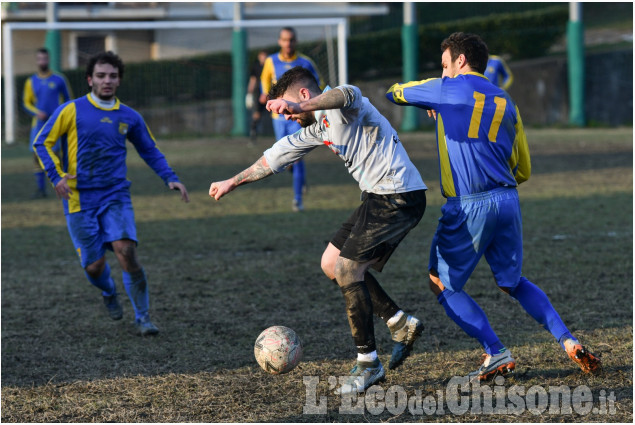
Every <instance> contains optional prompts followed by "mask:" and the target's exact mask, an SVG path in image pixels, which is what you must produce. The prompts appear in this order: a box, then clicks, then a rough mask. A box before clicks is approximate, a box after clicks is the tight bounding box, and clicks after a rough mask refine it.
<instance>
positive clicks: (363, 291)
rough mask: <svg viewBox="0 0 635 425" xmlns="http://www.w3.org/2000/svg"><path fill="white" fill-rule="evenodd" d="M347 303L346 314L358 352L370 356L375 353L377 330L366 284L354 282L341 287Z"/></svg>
mask: <svg viewBox="0 0 635 425" xmlns="http://www.w3.org/2000/svg"><path fill="white" fill-rule="evenodd" d="M340 289H341V291H342V295H343V296H344V301H345V303H346V314H347V315H348V323H349V325H350V327H351V333H352V335H353V340H354V341H355V345H356V346H357V352H358V353H360V354H368V353H372V352H373V351H375V329H374V326H373V305H372V301H371V298H370V293H369V292H368V288H366V285H365V284H364V282H353V283H349V284H348V285H344V286H340Z"/></svg>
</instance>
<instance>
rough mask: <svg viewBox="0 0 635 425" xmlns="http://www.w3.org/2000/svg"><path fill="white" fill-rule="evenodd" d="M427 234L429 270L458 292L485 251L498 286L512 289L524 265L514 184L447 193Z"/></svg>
mask: <svg viewBox="0 0 635 425" xmlns="http://www.w3.org/2000/svg"><path fill="white" fill-rule="evenodd" d="M441 212H442V214H443V215H442V216H441V218H440V219H439V225H438V226H437V231H436V233H435V234H434V238H433V239H432V247H431V249H430V263H429V265H428V269H429V270H436V271H437V272H438V273H439V278H440V279H441V283H443V286H445V287H446V288H447V289H449V290H451V291H454V292H459V291H461V290H462V289H463V286H464V285H465V283H466V282H467V280H468V279H469V277H470V275H471V274H472V272H473V271H474V268H475V267H476V265H477V264H478V262H479V260H480V259H481V257H482V256H483V254H484V255H485V259H486V260H487V263H488V264H489V266H490V269H491V270H492V273H493V274H494V279H496V283H497V284H498V286H500V287H504V288H510V289H511V288H515V287H516V285H518V282H519V280H520V273H521V268H522V264H523V236H522V231H523V229H522V218H521V214H520V204H519V202H518V192H517V191H516V188H500V189H494V190H491V191H488V192H483V193H477V194H474V195H468V196H460V197H455V198H448V201H447V203H446V204H445V205H444V206H443V207H442V208H441Z"/></svg>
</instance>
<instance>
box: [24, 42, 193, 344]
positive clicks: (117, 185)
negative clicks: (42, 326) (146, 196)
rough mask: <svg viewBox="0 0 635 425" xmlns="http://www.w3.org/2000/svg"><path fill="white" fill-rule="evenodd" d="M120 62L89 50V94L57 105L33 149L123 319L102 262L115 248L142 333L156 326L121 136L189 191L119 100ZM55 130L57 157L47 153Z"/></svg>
mask: <svg viewBox="0 0 635 425" xmlns="http://www.w3.org/2000/svg"><path fill="white" fill-rule="evenodd" d="M123 71H124V65H123V62H122V61H121V59H120V58H119V57H118V56H117V55H115V54H114V53H112V52H103V53H100V54H97V55H95V56H93V57H92V58H91V59H90V61H89V63H88V65H87V68H86V78H87V80H88V85H89V86H90V87H91V92H90V93H88V94H87V95H86V96H83V97H81V98H79V99H75V100H73V101H71V102H68V103H65V104H64V105H62V106H60V107H59V108H57V110H56V111H55V112H54V113H53V115H52V116H51V118H50V119H49V120H48V121H47V123H46V124H45V125H44V127H43V128H42V131H41V132H40V133H39V134H38V136H37V138H36V140H35V143H34V147H35V152H36V154H37V156H38V157H39V159H40V161H41V162H42V165H43V168H44V169H45V170H46V172H47V174H48V177H49V179H50V180H51V182H52V183H53V185H54V186H55V191H56V192H57V195H58V196H59V197H60V198H62V203H63V206H64V213H65V215H66V222H67V225H68V231H69V233H70V236H71V239H72V241H73V244H74V245H75V249H76V250H77V254H78V255H79V259H80V262H81V265H82V267H83V268H84V270H85V272H86V277H87V278H88V280H89V281H90V283H92V284H93V285H94V286H96V287H97V288H99V289H101V290H102V295H103V298H104V303H105V305H106V307H107V309H108V312H109V314H110V317H111V318H112V319H114V320H119V319H121V318H122V317H123V311H122V308H121V304H120V303H119V300H118V296H117V290H116V286H115V282H114V281H113V279H112V277H111V276H110V267H109V265H108V263H107V262H106V257H105V253H106V249H110V250H112V251H113V252H114V254H115V256H116V257H117V260H118V261H119V264H120V265H121V268H122V269H123V283H124V287H125V289H126V292H127V293H128V296H129V298H130V301H131V302H132V307H133V309H134V312H135V322H134V324H135V327H136V328H137V330H138V332H139V333H140V334H141V335H152V334H156V333H158V332H159V330H158V329H157V327H156V326H155V325H154V324H153V323H152V322H151V321H150V315H149V307H150V306H149V292H148V283H147V279H146V275H145V272H144V270H143V267H141V264H139V260H138V258H137V250H136V246H137V230H136V225H135V221H134V211H133V209H132V202H131V199H130V191H129V188H130V181H128V180H127V179H126V173H127V168H126V152H127V150H126V139H128V140H129V141H130V142H132V144H133V145H134V147H135V149H136V150H137V152H138V153H139V155H140V156H141V158H143V159H144V161H145V162H146V163H147V164H148V165H149V166H150V168H152V170H154V172H156V173H157V175H158V176H159V177H161V179H162V180H163V181H164V182H165V184H166V185H167V186H168V187H169V188H170V189H174V190H179V191H180V192H181V199H182V200H183V201H185V202H188V201H189V197H188V193H187V190H186V188H185V186H184V185H183V184H181V183H180V182H179V179H178V177H177V175H176V174H175V173H174V171H172V169H171V168H170V167H169V165H168V163H167V161H166V159H165V157H164V156H163V154H162V153H161V151H159V149H157V146H156V141H155V140H154V137H153V136H152V134H151V133H150V130H149V129H148V127H147V126H146V124H145V122H144V120H143V118H142V117H141V115H139V113H138V112H136V111H135V110H133V109H131V108H129V107H128V106H126V105H124V104H122V103H121V102H120V101H119V99H117V98H116V97H115V92H116V90H117V87H118V86H119V83H120V81H121V78H122V77H123ZM62 135H66V136H67V137H66V140H64V139H63V140H62V148H61V153H60V156H57V155H56V154H55V153H54V152H53V149H52V147H53V145H54V144H55V141H56V140H57V139H58V138H59V137H60V136H62Z"/></svg>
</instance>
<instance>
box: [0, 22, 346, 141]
mask: <svg viewBox="0 0 635 425" xmlns="http://www.w3.org/2000/svg"><path fill="white" fill-rule="evenodd" d="M283 27H293V28H294V29H295V30H296V33H297V38H298V44H297V51H298V52H299V53H302V54H304V55H306V56H309V57H310V58H311V59H312V60H313V61H314V62H315V63H316V65H317V68H318V72H319V73H320V75H321V77H322V80H323V82H324V83H326V84H329V85H331V86H336V85H339V84H345V83H346V82H347V66H346V60H347V59H346V58H347V51H346V37H347V31H348V28H347V22H346V19H343V18H324V19H293V20H246V21H245V20H243V21H154V22H150V21H143V22H57V23H26V22H18V23H6V24H5V25H4V26H3V93H4V95H3V98H2V103H3V105H2V106H3V111H4V114H3V115H2V127H3V128H4V131H3V140H4V141H5V142H6V143H8V144H11V143H14V142H19V143H27V142H28V137H29V136H28V135H29V131H30V123H31V117H30V116H29V115H28V114H27V113H26V112H24V109H23V108H22V106H21V104H22V90H23V87H24V82H25V80H26V79H27V78H28V76H29V75H31V74H33V72H34V71H35V51H36V50H37V48H38V47H41V46H42V45H43V44H44V39H45V35H46V31H47V30H57V31H59V32H60V39H61V52H60V57H61V68H62V69H61V72H62V73H63V74H64V75H65V76H66V78H67V80H68V81H69V84H70V86H71V90H72V92H73V95H74V96H75V97H80V96H83V95H85V94H86V93H87V92H88V91H89V87H88V85H87V83H86V78H85V65H86V63H87V61H88V58H90V56H92V55H93V54H95V53H97V52H99V51H103V50H112V51H114V52H115V53H117V54H118V55H119V56H120V57H121V58H122V59H123V61H124V64H125V73H124V78H123V79H122V82H121V86H120V87H119V89H118V91H117V96H118V97H119V98H120V99H121V101H122V102H123V103H125V104H127V105H129V106H131V107H133V108H135V109H137V110H138V111H139V112H140V113H141V114H142V115H143V117H144V118H145V120H146V122H147V124H148V126H149V127H150V128H151V129H152V131H153V132H154V133H155V135H156V136H200V135H211V134H229V133H232V134H240V133H242V132H243V130H244V131H245V132H246V131H247V130H246V127H247V124H248V123H249V121H250V120H251V113H250V112H249V111H248V110H247V109H246V106H245V95H246V92H247V84H248V78H249V73H250V69H251V67H252V65H253V63H254V61H256V60H257V53H258V52H259V51H260V50H265V51H266V52H267V53H268V54H272V53H276V52H278V51H279V50H280V48H279V46H278V44H277V40H278V34H279V31H280V29H281V28H283ZM241 114H242V116H240V115H241ZM241 122H244V125H242V126H239V127H240V128H238V132H237V131H236V130H237V127H236V124H237V123H239V124H240V123H241ZM269 127H270V126H269Z"/></svg>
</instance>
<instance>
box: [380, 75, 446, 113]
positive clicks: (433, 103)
mask: <svg viewBox="0 0 635 425" xmlns="http://www.w3.org/2000/svg"><path fill="white" fill-rule="evenodd" d="M441 81H442V80H441V78H430V79H427V80H422V81H411V82H409V83H404V84H393V85H392V87H390V88H389V89H388V92H386V98H387V99H388V100H389V101H391V102H392V103H395V104H397V105H413V106H418V107H420V108H423V109H438V108H439V106H440V105H441Z"/></svg>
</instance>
